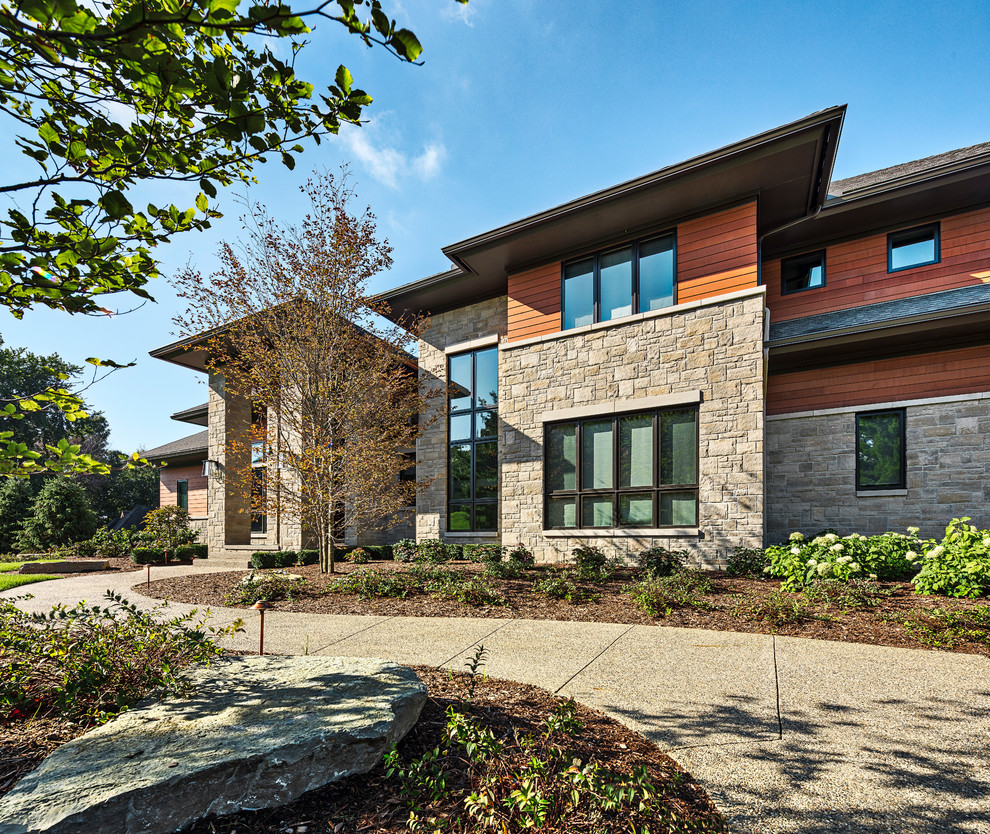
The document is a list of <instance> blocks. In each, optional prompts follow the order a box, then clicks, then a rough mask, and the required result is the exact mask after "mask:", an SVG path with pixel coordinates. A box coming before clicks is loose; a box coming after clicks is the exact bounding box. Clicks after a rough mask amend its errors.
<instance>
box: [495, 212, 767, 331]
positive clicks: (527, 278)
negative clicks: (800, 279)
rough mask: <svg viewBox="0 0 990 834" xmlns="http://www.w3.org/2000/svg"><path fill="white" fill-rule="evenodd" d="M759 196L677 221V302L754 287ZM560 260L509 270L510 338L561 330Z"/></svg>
mask: <svg viewBox="0 0 990 834" xmlns="http://www.w3.org/2000/svg"><path fill="white" fill-rule="evenodd" d="M756 267H757V258H756V201H755V200H754V201H753V202H750V203H746V204H745V205H740V206H734V207H732V208H730V209H726V210H724V211H720V212H716V213H715V214H709V215H705V216H704V217H699V218H697V219H695V220H689V221H687V222H686V223H682V224H681V225H679V226H678V227H677V302H678V303H685V302H688V301H697V300H698V299H702V298H712V297H713V296H717V295H724V294H725V293H729V292H733V291H735V290H741V289H745V288H747V287H755V286H756V280H757V268H756ZM560 280H561V278H560V262H559V261H553V262H551V263H548V264H542V265H541V266H538V267H535V268H533V269H528V270H526V271H525V272H517V273H514V274H512V275H509V280H508V292H509V306H508V317H509V327H508V338H509V341H510V342H514V341H518V340H519V339H529V338H532V337H534V336H544V335H546V334H548V333H557V332H559V331H560V312H561V310H560V305H561V298H560Z"/></svg>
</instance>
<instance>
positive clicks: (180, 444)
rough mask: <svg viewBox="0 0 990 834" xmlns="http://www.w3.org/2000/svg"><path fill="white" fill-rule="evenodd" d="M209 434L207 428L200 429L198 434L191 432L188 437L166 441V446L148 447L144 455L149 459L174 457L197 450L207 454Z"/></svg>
mask: <svg viewBox="0 0 990 834" xmlns="http://www.w3.org/2000/svg"><path fill="white" fill-rule="evenodd" d="M209 434H210V433H209V431H207V430H206V429H204V430H203V431H198V432H196V434H190V435H189V436H188V437H182V438H179V439H178V440H173V441H172V442H171V443H166V444H165V445H164V446H158V447H156V448H154V449H148V451H146V452H145V453H144V456H145V457H146V458H148V459H149V460H150V459H151V458H154V459H156V460H161V459H162V458H174V457H179V456H180V455H192V454H195V453H196V452H203V453H204V454H205V453H206V451H207V449H208V448H209Z"/></svg>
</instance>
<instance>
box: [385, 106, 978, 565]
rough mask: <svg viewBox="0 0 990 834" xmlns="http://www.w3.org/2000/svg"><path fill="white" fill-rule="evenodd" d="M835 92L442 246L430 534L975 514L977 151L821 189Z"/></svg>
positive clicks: (701, 539) (398, 293)
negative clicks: (646, 170)
mask: <svg viewBox="0 0 990 834" xmlns="http://www.w3.org/2000/svg"><path fill="white" fill-rule="evenodd" d="M844 113H845V108H844V107H836V108H831V109H828V110H823V111H821V112H818V113H815V114H813V115H811V116H809V117H807V118H804V119H800V120H798V121H796V122H793V123H791V124H787V125H783V126H781V127H778V128H776V129H774V130H771V131H768V132H766V133H763V134H760V135H758V136H754V137H752V138H749V139H746V140H744V141H741V142H737V143H735V144H733V145H730V146H728V147H725V148H722V149H720V150H717V151H714V152H712V153H708V154H704V155H702V156H699V157H696V158H694V159H691V160H688V161H686V162H683V163H680V164H677V165H673V166H670V167H668V168H664V169H662V170H659V171H656V172H654V173H652V174H648V175H646V176H643V177H640V178H638V179H635V180H632V181H629V182H625V183H622V184H619V185H616V186H613V187H611V188H608V189H605V190H604V191H599V192H596V193H594V194H590V195H588V196H586V197H582V198H580V199H577V200H574V201H571V202H569V203H566V204H564V205H562V206H558V207H556V208H551V209H548V210H547V211H544V212H541V213H539V214H536V215H533V216H531V217H527V218H524V219H522V220H519V221H516V222H514V223H510V224H508V225H506V226H502V227H500V228H497V229H494V230H491V231H488V232H485V233H483V234H479V235H476V236H475V237H472V238H470V239H468V240H464V241H461V242H459V243H455V244H453V245H451V246H448V247H445V248H444V249H443V252H444V254H445V255H446V256H447V257H448V258H449V259H450V260H451V261H452V262H453V264H454V267H453V268H452V269H450V270H448V271H446V272H443V273H440V274H438V275H434V276H431V277H429V278H426V279H423V280H420V281H416V282H414V283H411V284H408V285H405V286H402V287H399V288H397V289H394V290H391V291H389V292H386V293H384V294H383V295H382V299H383V300H385V301H386V302H388V304H389V305H390V306H391V310H392V315H393V316H394V317H395V318H396V320H398V319H399V317H401V316H402V315H404V314H407V313H411V312H425V313H429V314H430V315H431V316H432V325H431V327H430V329H429V331H428V332H427V333H426V334H425V337H424V338H423V340H422V341H421V342H420V345H419V360H420V369H421V370H420V372H421V379H422V380H423V384H424V385H441V386H442V385H448V386H449V394H448V397H447V402H446V406H447V409H446V410H447V413H446V414H442V415H441V419H438V420H436V421H435V422H433V423H432V424H431V425H430V426H429V427H428V428H427V429H426V431H425V433H424V435H423V436H422V438H421V439H420V441H419V447H418V451H417V459H418V465H419V470H418V471H419V474H420V476H421V477H422V478H423V479H424V480H426V481H428V482H429V486H427V487H426V488H425V489H424V490H422V492H421V493H420V495H419V498H418V502H417V513H416V532H417V536H418V537H419V538H424V537H437V536H439V537H441V538H444V539H448V540H452V541H459V542H476V541H501V542H502V543H505V544H514V543H515V542H524V543H525V544H526V545H527V546H529V547H530V548H532V549H533V550H534V551H535V553H536V554H537V558H538V559H541V560H554V559H559V558H564V557H566V556H567V555H568V554H569V553H570V552H571V550H572V549H573V548H574V547H576V546H579V545H583V544H595V545H598V546H602V547H604V548H605V549H606V550H607V551H609V552H611V553H613V554H615V555H619V556H633V555H635V553H636V552H637V551H638V550H640V549H642V548H643V547H645V546H648V545H650V544H660V545H664V546H667V547H671V548H676V549H680V550H687V551H689V552H691V553H692V554H693V555H694V556H695V558H696V559H697V560H699V561H700V562H702V563H704V564H717V563H720V562H723V561H724V559H725V556H726V554H727V553H728V552H730V551H731V549H732V548H734V547H737V546H759V545H762V544H764V543H770V542H778V541H781V540H782V539H785V538H786V537H787V535H788V534H789V533H790V532H792V531H794V530H801V531H803V532H805V533H815V532H817V531H819V530H821V529H823V528H834V529H836V530H837V531H839V532H840V533H843V534H845V533H849V532H854V531H855V532H862V533H875V532H881V531H884V530H887V529H895V530H896V529H904V528H906V527H907V526H909V525H915V526H918V527H920V528H921V530H922V533H923V534H924V535H937V534H939V533H940V531H941V529H942V528H943V527H944V526H945V524H946V523H947V522H948V521H949V520H950V519H951V518H952V517H953V516H960V515H968V516H972V517H974V518H975V519H977V520H978V521H980V523H986V522H988V521H990V518H988V517H987V515H988V513H987V508H988V500H990V492H988V490H990V488H988V487H987V486H986V484H987V475H988V474H990V412H988V410H987V405H988V398H990V393H988V392H990V350H988V344H990V329H988V325H990V144H986V145H979V146H976V147H972V148H964V149H961V150H957V151H953V152H951V153H947V154H942V155H939V156H936V157H932V158H929V159H924V160H919V161H917V162H913V163H908V164H906V165H900V166H896V167H894V168H889V169H885V170H882V171H876V172H873V173H870V174H865V175H862V176H858V177H854V178H851V179H847V180H841V181H837V182H831V181H830V180H831V172H832V168H833V162H834V159H835V155H836V150H837V146H838V142H839V136H840V132H841V128H842V122H843V117H844Z"/></svg>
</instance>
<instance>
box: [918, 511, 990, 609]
mask: <svg viewBox="0 0 990 834" xmlns="http://www.w3.org/2000/svg"><path fill="white" fill-rule="evenodd" d="M969 520H970V519H969V518H968V517H966V518H954V519H952V521H951V523H950V524H949V526H948V527H946V528H945V537H944V538H943V539H942V541H941V542H939V543H938V544H937V545H934V546H933V547H931V549H929V550H927V551H926V552H925V554H924V560H923V562H922V565H921V571H920V572H919V573H918V575H917V576H916V577H915V578H914V589H915V591H916V592H917V593H919V594H945V595H946V596H950V597H981V596H986V595H987V593H990V531H987V530H979V529H977V528H976V527H974V526H973V525H972V524H967V522H968V521H969Z"/></svg>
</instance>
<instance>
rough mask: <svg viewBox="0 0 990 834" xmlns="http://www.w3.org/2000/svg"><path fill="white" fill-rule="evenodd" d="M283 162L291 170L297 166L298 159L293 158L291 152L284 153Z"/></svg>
mask: <svg viewBox="0 0 990 834" xmlns="http://www.w3.org/2000/svg"><path fill="white" fill-rule="evenodd" d="M282 164H283V165H284V166H285V167H286V168H288V169H289V170H290V171H291V170H292V169H293V168H295V167H296V161H295V160H294V159H293V158H292V156H291V155H290V154H287V153H283V154H282Z"/></svg>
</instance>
